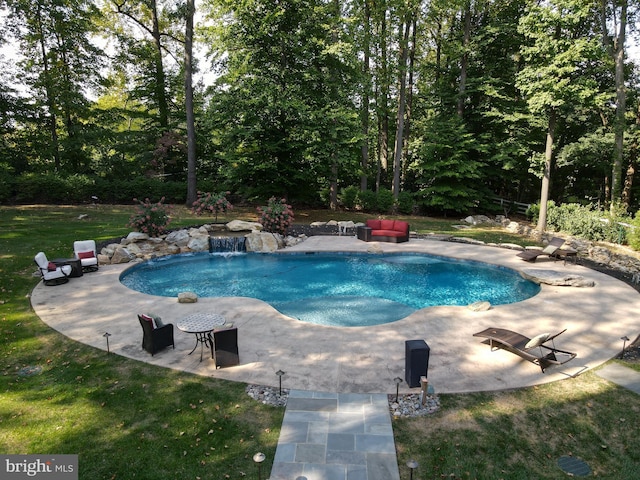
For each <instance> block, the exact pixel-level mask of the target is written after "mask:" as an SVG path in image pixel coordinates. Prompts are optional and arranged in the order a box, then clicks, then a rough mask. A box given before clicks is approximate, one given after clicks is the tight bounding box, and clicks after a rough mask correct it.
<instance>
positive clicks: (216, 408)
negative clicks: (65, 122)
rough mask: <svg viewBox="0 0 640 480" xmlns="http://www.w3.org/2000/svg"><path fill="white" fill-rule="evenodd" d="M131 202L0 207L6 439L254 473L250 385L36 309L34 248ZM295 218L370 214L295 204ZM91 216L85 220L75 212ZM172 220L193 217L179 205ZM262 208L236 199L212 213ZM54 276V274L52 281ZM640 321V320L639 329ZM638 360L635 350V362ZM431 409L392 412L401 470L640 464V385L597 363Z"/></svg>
mask: <svg viewBox="0 0 640 480" xmlns="http://www.w3.org/2000/svg"><path fill="white" fill-rule="evenodd" d="M133 210H134V207H133V206H106V205H99V206H96V207H93V206H75V207H64V206H55V207H54V206H24V207H0V225H1V226H2V228H1V229H0V372H1V376H0V392H1V395H0V451H2V452H4V453H23V454H25V453H75V454H78V455H79V461H80V478H81V479H92V480H94V479H105V480H110V479H132V478H135V479H149V480H157V479H161V478H175V479H194V480H196V479H203V480H204V479H215V480H218V479H241V478H245V477H246V478H257V471H256V469H255V466H254V465H253V462H252V456H253V454H254V453H256V452H258V451H262V452H264V453H265V454H266V457H267V460H266V462H265V466H264V469H263V478H265V476H266V475H264V472H268V471H269V469H270V467H271V462H272V459H273V455H274V453H275V447H276V444H277V440H278V435H279V431H280V425H281V421H282V416H283V413H284V410H283V409H278V408H274V407H269V406H265V405H262V404H260V403H258V402H255V401H253V400H251V399H250V398H249V397H248V395H246V394H245V391H244V389H245V385H244V384H237V383H232V382H225V381H219V380H215V379H210V378H204V377H198V376H194V375H191V374H185V373H182V372H176V371H172V370H166V369H163V368H159V367H153V366H150V365H147V364H145V363H140V362H137V361H133V360H129V359H125V358H121V357H118V356H116V355H107V354H106V353H105V352H103V351H98V350H96V349H94V348H91V347H88V346H85V345H82V344H78V343H76V342H73V341H71V340H68V339H67V338H66V337H63V336H62V335H60V334H58V333H57V332H55V331H53V330H52V329H50V328H49V327H47V326H46V325H45V324H43V323H42V322H41V321H40V320H39V319H38V318H37V317H36V316H35V315H34V313H33V311H32V310H31V308H30V304H29V294H30V292H31V290H32V289H33V287H34V286H35V285H36V284H37V282H38V281H39V279H38V278H37V277H34V276H33V273H34V272H35V265H34V263H33V256H34V255H35V253H37V252H38V251H39V250H43V251H45V252H46V254H47V255H48V256H49V258H54V257H63V256H69V255H70V254H71V246H72V243H73V241H74V240H77V239H85V238H93V239H95V240H96V241H98V242H100V241H103V240H108V239H112V238H117V237H120V236H124V235H126V234H127V233H128V231H129V229H128V228H127V227H126V223H127V221H128V218H129V216H130V215H131V213H133ZM295 213H296V223H309V222H312V221H316V220H329V219H335V220H354V221H358V220H362V219H364V218H367V216H366V215H362V214H353V213H346V212H339V213H331V212H326V211H301V212H295ZM83 214H86V215H87V216H88V217H87V218H86V219H84V220H79V216H80V215H83ZM173 217H174V218H173V223H172V227H179V226H190V225H199V224H202V223H205V222H206V221H207V220H209V221H210V220H211V219H206V218H198V217H194V216H193V215H191V214H190V212H189V211H188V210H186V209H184V208H181V207H176V208H175V210H174V212H173ZM232 218H241V219H245V220H255V219H256V218H257V217H256V213H255V210H254V209H248V208H247V209H241V208H236V209H234V210H232V211H231V212H230V213H228V214H227V215H226V216H222V217H221V218H219V219H218V221H225V220H230V219H232ZM408 220H409V222H410V223H411V229H412V230H418V231H420V232H421V233H427V232H434V233H448V234H453V235H457V236H469V237H472V238H476V239H479V240H484V241H487V242H507V243H518V244H521V245H525V244H529V243H531V240H530V239H525V238H521V237H518V236H516V235H510V234H507V233H505V232H504V231H502V230H500V229H497V228H488V229H485V228H474V229H468V230H457V229H455V228H454V227H453V225H454V224H456V223H458V222H459V221H458V220H443V219H429V218H419V217H410V218H408ZM51 288H55V287H51ZM638 333H640V332H638ZM629 365H631V366H632V367H633V368H638V366H637V364H633V363H632V364H629ZM440 400H441V404H442V408H441V409H440V410H439V411H438V412H437V413H436V414H434V415H431V416H428V417H423V418H414V419H396V420H394V434H395V437H396V447H397V451H398V462H399V464H400V472H401V478H402V479H403V480H404V479H408V478H409V470H408V468H407V467H406V465H405V464H406V461H407V460H408V459H410V458H415V459H416V460H417V461H418V463H419V467H418V469H417V470H416V471H415V472H414V478H415V479H416V480H418V479H440V478H447V479H501V478H504V479H519V478H522V479H559V478H565V477H566V474H564V473H563V472H562V471H561V470H560V469H559V468H558V466H557V460H558V458H559V457H560V456H563V455H573V456H576V457H580V458H582V459H583V460H585V461H586V462H587V463H588V464H589V466H590V467H591V469H592V471H593V472H594V475H597V476H598V477H599V478H606V479H616V480H620V479H635V478H637V477H638V471H640V435H638V433H637V431H638V430H637V426H638V425H639V424H640V397H639V396H637V395H635V394H633V393H631V392H628V391H626V390H624V389H622V388H620V387H617V386H615V385H613V384H610V383H608V382H606V381H604V380H602V379H601V378H600V377H598V376H597V375H595V374H593V373H592V372H588V373H586V374H584V375H582V376H580V377H578V378H575V379H569V380H566V381H563V382H556V383H554V384H550V385H544V386H539V387H534V388H528V389H522V390H516V391H507V392H495V393H477V394H468V395H442V396H441V397H440Z"/></svg>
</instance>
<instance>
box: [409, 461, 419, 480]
mask: <svg viewBox="0 0 640 480" xmlns="http://www.w3.org/2000/svg"><path fill="white" fill-rule="evenodd" d="M407 467H409V472H411V473H410V474H409V480H413V471H414V470H415V469H416V468H418V462H416V461H415V460H414V459H411V460H409V461H408V462H407Z"/></svg>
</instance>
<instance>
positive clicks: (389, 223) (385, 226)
mask: <svg viewBox="0 0 640 480" xmlns="http://www.w3.org/2000/svg"><path fill="white" fill-rule="evenodd" d="M380 229H381V230H393V229H394V228H393V220H381V221H380Z"/></svg>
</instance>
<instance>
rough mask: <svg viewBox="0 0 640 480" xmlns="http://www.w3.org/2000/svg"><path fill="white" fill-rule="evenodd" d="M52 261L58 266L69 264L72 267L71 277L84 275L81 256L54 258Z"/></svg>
mask: <svg viewBox="0 0 640 480" xmlns="http://www.w3.org/2000/svg"><path fill="white" fill-rule="evenodd" d="M51 261H52V262H53V263H55V264H56V266H58V267H62V266H64V265H69V266H70V267H71V274H70V275H69V276H70V277H81V276H82V261H81V260H80V259H79V258H54V259H53V260H51Z"/></svg>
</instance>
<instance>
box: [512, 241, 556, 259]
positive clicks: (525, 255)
mask: <svg viewBox="0 0 640 480" xmlns="http://www.w3.org/2000/svg"><path fill="white" fill-rule="evenodd" d="M564 242H565V240H564V238H560V237H553V238H552V239H551V240H549V244H548V245H547V246H546V247H545V248H543V249H539V248H532V249H529V250H523V251H522V252H520V253H519V254H518V255H517V256H518V257H520V258H521V259H523V260H524V261H525V262H535V261H536V260H537V258H538V257H540V256H542V255H546V256H548V257H553V256H554V255H556V253H557V252H558V250H560V247H562V246H563V245H564Z"/></svg>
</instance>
